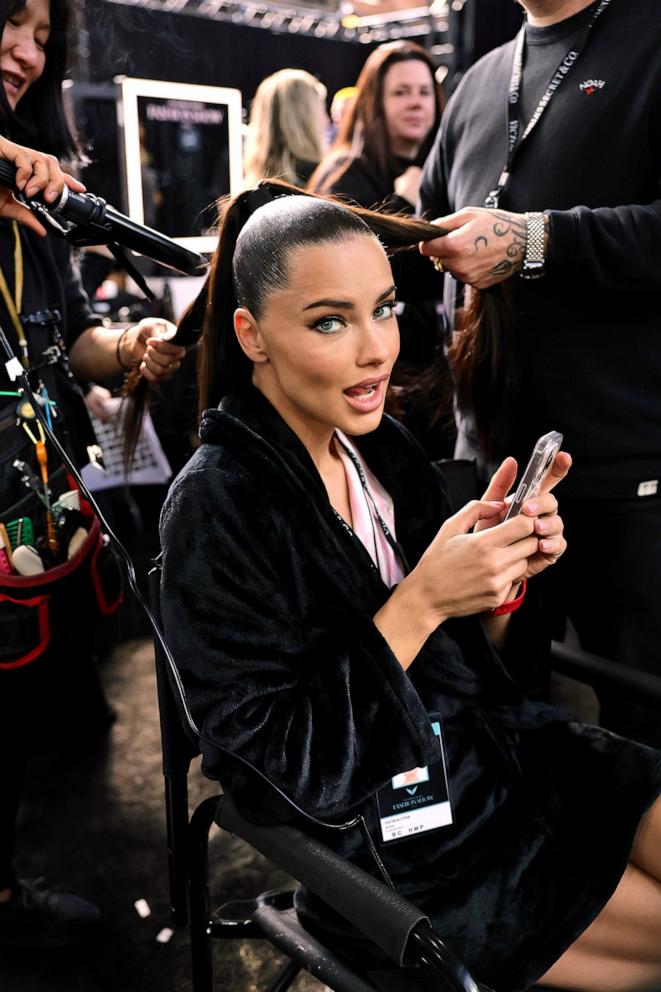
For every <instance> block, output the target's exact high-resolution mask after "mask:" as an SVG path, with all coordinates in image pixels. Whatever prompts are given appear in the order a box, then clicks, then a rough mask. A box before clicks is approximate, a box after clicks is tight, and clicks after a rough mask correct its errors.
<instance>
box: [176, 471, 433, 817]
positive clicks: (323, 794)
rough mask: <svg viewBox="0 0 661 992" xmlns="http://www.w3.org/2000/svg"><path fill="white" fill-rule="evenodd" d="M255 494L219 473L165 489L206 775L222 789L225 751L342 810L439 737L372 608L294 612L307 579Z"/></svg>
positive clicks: (318, 808) (319, 804)
mask: <svg viewBox="0 0 661 992" xmlns="http://www.w3.org/2000/svg"><path fill="white" fill-rule="evenodd" d="M259 492H260V486H259V485H258V484H257V483H256V482H255V480H252V481H251V480H248V479H246V480H243V481H241V480H239V482H238V483H237V480H236V479H234V480H233V481H232V480H230V481H229V482H228V478H227V475H226V474H224V473H221V472H220V471H218V470H215V469H214V470H209V469H207V470H204V471H197V472H187V473H185V474H184V475H183V476H181V477H180V478H179V480H177V482H176V483H175V485H174V486H173V489H172V490H171V492H170V495H169V497H168V500H167V501H166V504H165V507H164V511H163V515H162V519H161V538H162V547H163V580H162V614H163V624H164V628H165V634H166V637H167V640H168V643H169V644H170V647H171V649H172V651H173V654H174V657H175V659H176V662H177V666H178V668H179V670H180V672H181V677H182V680H183V684H184V687H185V691H186V695H187V698H188V701H189V704H190V706H191V710H192V712H193V716H194V718H195V720H196V722H197V724H198V726H199V727H201V729H202V734H203V740H202V742H201V749H202V753H203V759H204V763H203V768H204V771H205V773H206V774H210V775H211V776H212V777H216V778H220V779H221V780H222V781H224V783H227V778H226V769H227V768H228V759H227V757H226V755H224V754H223V753H222V751H221V748H226V749H229V750H230V751H231V752H232V753H236V754H239V755H241V756H242V757H243V758H244V759H246V760H247V761H248V762H250V763H251V764H252V765H253V766H254V767H256V768H257V769H259V770H260V771H261V772H262V773H263V774H264V775H265V776H266V777H267V778H268V779H269V780H271V781H272V782H274V783H275V784H276V785H278V786H279V787H280V788H281V789H282V790H284V792H285V793H286V794H287V795H288V796H290V797H291V798H292V799H294V800H295V801H296V802H297V803H298V804H299V805H301V806H302V807H303V808H304V809H305V810H306V811H308V812H309V813H312V814H314V815H317V816H331V815H337V814H342V813H343V812H344V811H346V810H348V809H350V808H351V807H353V806H355V805H356V804H358V803H360V802H362V801H363V800H364V799H366V798H367V797H368V796H370V795H372V794H373V793H374V792H375V791H376V790H377V789H378V788H380V787H381V786H382V785H383V784H384V783H385V782H386V781H387V780H388V779H389V778H391V777H392V776H393V775H394V774H396V773H397V772H400V771H403V770H406V769H408V768H413V767H416V766H419V765H425V764H428V763H429V762H430V761H433V760H434V759H435V758H436V757H437V745H436V742H435V740H434V737H433V734H432V732H431V728H430V726H429V721H428V718H427V715H426V711H425V708H424V707H423V705H422V703H421V701H420V699H419V697H418V695H417V693H416V692H415V690H414V688H413V686H412V683H411V682H410V680H409V678H408V676H407V674H406V673H405V672H404V671H403V669H402V668H401V666H400V665H399V663H398V662H397V660H396V658H395V657H394V655H393V654H392V652H391V651H390V648H389V647H388V645H387V643H386V642H385V641H384V639H383V638H382V636H381V634H380V633H379V631H378V630H377V628H376V627H375V626H374V624H373V622H372V618H371V616H369V615H367V614H364V615H361V612H360V607H357V608H356V612H355V614H351V616H347V615H344V614H343V615H341V616H340V615H338V616H337V618H336V621H335V622H331V621H330V620H329V612H328V607H327V606H326V604H325V603H322V605H320V607H319V610H318V615H317V616H316V617H312V618H311V617H310V616H309V615H306V616H305V617H303V616H301V612H300V602H301V600H300V596H297V593H296V585H297V584H300V583H301V582H305V581H306V576H305V574H303V569H302V568H301V565H300V560H299V559H297V558H296V553H295V552H293V551H292V549H291V546H290V545H291V542H290V541H289V542H288V541H287V540H285V539H284V538H283V539H278V538H277V533H278V528H279V523H278V519H277V517H276V516H275V514H274V512H273V510H272V508H271V507H270V505H269V502H268V501H267V499H266V497H263V498H262V499H260V496H259ZM219 494H222V495H219ZM292 555H294V558H292ZM229 766H230V768H232V761H231V759H230V761H229ZM255 784H257V785H258V786H260V783H259V782H257V783H255ZM233 787H234V786H233V780H232V777H231V775H230V788H233Z"/></svg>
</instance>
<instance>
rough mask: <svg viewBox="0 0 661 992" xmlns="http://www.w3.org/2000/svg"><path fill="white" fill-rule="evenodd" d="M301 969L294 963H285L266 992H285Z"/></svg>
mask: <svg viewBox="0 0 661 992" xmlns="http://www.w3.org/2000/svg"><path fill="white" fill-rule="evenodd" d="M300 970H301V969H300V968H299V966H298V965H297V964H296V962H295V961H285V963H284V964H283V965H282V966H281V967H280V969H279V971H278V972H277V974H276V975H275V977H274V978H273V980H272V981H271V984H270V985H269V987H268V989H267V990H266V992H287V989H288V988H290V986H291V985H292V983H293V982H294V981H295V979H296V976H297V975H298V973H299V971H300Z"/></svg>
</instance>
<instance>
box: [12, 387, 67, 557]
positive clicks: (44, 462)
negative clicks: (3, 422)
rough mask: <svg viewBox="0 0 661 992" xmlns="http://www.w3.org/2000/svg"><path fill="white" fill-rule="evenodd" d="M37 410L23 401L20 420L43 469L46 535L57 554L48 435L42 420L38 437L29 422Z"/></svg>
mask: <svg viewBox="0 0 661 992" xmlns="http://www.w3.org/2000/svg"><path fill="white" fill-rule="evenodd" d="M26 408H29V410H30V413H31V416H30V414H28V413H27V410H26ZM34 410H35V408H34V407H33V406H30V404H29V403H26V401H25V400H21V402H20V403H19V419H20V420H21V423H22V426H23V430H24V431H25V433H26V434H27V436H28V437H29V438H30V440H31V441H32V443H33V445H34V449H35V452H36V454H37V461H38V462H39V468H40V469H41V481H42V483H43V488H44V497H45V503H46V533H47V541H48V548H49V550H50V551H51V552H52V553H53V554H57V551H58V547H59V546H58V543H57V533H56V531H55V520H54V519H53V511H52V508H51V503H50V489H49V488H48V453H47V451H46V435H45V434H44V428H43V425H42V423H41V421H40V420H38V421H37V430H38V434H39V436H38V437H35V435H34V434H33V433H32V428H31V427H30V425H29V422H28V421H29V420H30V419H34V418H35V416H36V414H35V412H34Z"/></svg>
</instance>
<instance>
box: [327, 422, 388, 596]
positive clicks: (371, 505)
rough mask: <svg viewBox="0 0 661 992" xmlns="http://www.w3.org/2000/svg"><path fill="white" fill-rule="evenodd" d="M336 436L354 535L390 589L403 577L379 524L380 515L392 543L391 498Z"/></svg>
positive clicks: (352, 449) (339, 434) (346, 442)
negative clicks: (358, 467)
mask: <svg viewBox="0 0 661 992" xmlns="http://www.w3.org/2000/svg"><path fill="white" fill-rule="evenodd" d="M335 435H336V437H337V439H338V442H339V443H338V444H337V445H336V448H337V453H338V455H339V456H340V460H341V461H342V464H343V465H344V471H345V473H346V477H347V486H348V489H349V505H350V507H351V519H352V520H353V531H354V534H355V535H356V537H357V538H358V539H359V540H360V541H361V543H362V544H363V545H364V546H365V548H366V549H367V551H368V553H369V555H370V557H371V559H372V561H373V562H374V564H375V565H376V567H377V568H378V570H379V574H380V575H381V578H382V579H383V581H384V582H385V584H386V585H387V586H388V588H390V589H392V587H393V586H395V585H397V583H398V582H401V580H402V579H403V578H404V571H403V569H402V566H401V564H400V562H399V559H398V557H397V555H396V554H395V552H394V550H393V548H392V546H391V544H390V542H389V541H388V538H387V537H386V535H385V533H384V530H383V526H382V525H381V522H380V521H379V516H380V517H381V519H382V520H383V522H384V523H385V525H386V527H387V528H388V530H389V531H390V534H391V536H392V538H393V540H395V539H396V537H395V512H394V509H393V504H392V499H391V498H390V496H389V495H388V493H387V492H386V490H385V489H384V488H383V486H382V485H381V483H380V482H379V480H378V479H377V478H376V476H375V475H373V473H372V472H371V471H370V470H369V468H368V467H367V465H366V464H365V462H364V461H363V459H362V457H361V456H360V454H359V452H358V451H357V449H356V448H355V447H354V446H353V445H352V443H351V441H349V439H348V438H347V436H346V435H345V434H342V432H341V431H335ZM345 449H348V451H350V452H351V454H352V455H353V459H355V462H357V463H358V464H359V465H360V468H361V470H362V473H363V477H364V479H365V486H366V488H367V492H366V491H365V488H364V487H363V483H362V482H361V478H360V473H359V471H358V469H357V467H356V464H355V462H354V460H353V459H352V458H351V455H349V454H348V453H347V450H345Z"/></svg>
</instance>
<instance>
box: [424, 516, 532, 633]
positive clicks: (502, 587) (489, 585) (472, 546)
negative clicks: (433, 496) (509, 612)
mask: <svg viewBox="0 0 661 992" xmlns="http://www.w3.org/2000/svg"><path fill="white" fill-rule="evenodd" d="M504 512H505V504H504V503H503V502H502V501H501V500H497V501H487V500H479V501H477V500H476V501H473V502H471V503H468V504H467V505H466V506H465V507H463V509H461V510H459V512H458V513H455V514H454V516H452V517H450V518H449V519H448V520H446V521H445V523H444V524H443V526H442V527H441V529H440V530H439V532H438V534H437V535H436V537H435V538H434V540H433V541H432V543H431V544H430V545H429V547H428V548H427V550H426V551H425V553H424V554H423V556H422V558H421V559H420V561H419V563H418V565H417V566H416V567H415V569H414V570H413V572H412V573H411V575H410V578H413V576H414V575H415V576H416V578H415V581H416V583H417V585H418V595H419V596H420V601H421V603H422V604H423V609H425V608H426V609H427V610H429V611H430V612H431V613H432V614H433V615H434V617H435V620H436V624H439V623H442V622H443V621H444V620H447V619H448V618H449V617H463V616H470V615H472V614H475V613H482V612H483V611H484V610H490V609H493V608H494V607H496V606H500V604H501V603H503V602H504V600H505V598H506V597H507V595H508V594H509V592H510V590H511V588H512V586H513V585H514V584H516V583H518V582H520V581H521V579H522V578H523V577H524V576H525V574H526V572H527V571H528V568H529V559H530V558H531V557H532V556H533V555H535V554H536V553H537V552H538V545H539V541H538V538H537V537H536V536H535V533H534V531H535V519H534V518H532V517H530V516H529V515H524V514H521V515H519V516H518V517H515V518H514V519H512V520H508V521H506V522H505V523H501V522H500V521H501V520H502V516H503V514H504ZM483 521H491V522H494V523H495V526H490V527H488V528H487V529H485V530H482V531H477V529H476V528H477V526H478V525H479V524H480V523H481V522H483ZM404 581H406V580H404Z"/></svg>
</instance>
